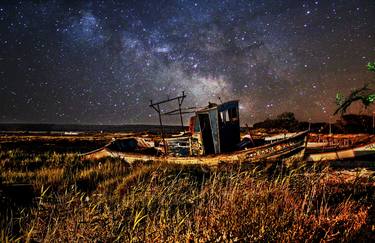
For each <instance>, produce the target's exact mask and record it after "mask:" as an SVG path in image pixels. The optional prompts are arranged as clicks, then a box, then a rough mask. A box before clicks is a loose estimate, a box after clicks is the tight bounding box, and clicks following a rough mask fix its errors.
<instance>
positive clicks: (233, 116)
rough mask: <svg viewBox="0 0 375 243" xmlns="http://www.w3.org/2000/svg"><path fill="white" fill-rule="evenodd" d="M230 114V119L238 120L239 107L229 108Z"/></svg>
mask: <svg viewBox="0 0 375 243" xmlns="http://www.w3.org/2000/svg"><path fill="white" fill-rule="evenodd" d="M228 116H229V120H230V121H238V112H237V109H236V108H235V107H234V108H230V109H228Z"/></svg>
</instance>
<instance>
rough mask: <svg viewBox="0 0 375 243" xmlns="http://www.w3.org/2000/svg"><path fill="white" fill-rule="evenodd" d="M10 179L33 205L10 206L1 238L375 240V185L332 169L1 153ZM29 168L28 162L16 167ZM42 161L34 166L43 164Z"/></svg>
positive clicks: (5, 204) (6, 178)
mask: <svg viewBox="0 0 375 243" xmlns="http://www.w3.org/2000/svg"><path fill="white" fill-rule="evenodd" d="M1 156H2V157H1V158H2V162H1V163H2V165H3V168H2V171H1V177H2V179H3V181H4V182H5V183H6V182H18V183H31V184H32V185H33V186H34V188H35V190H36V191H37V198H36V199H35V200H34V204H33V205H32V206H29V207H17V205H14V204H12V203H11V202H9V201H4V200H3V201H2V202H1V203H2V205H0V206H3V207H2V208H7V210H1V212H2V216H4V217H1V222H0V226H1V231H0V233H1V234H0V237H1V238H0V241H5V240H17V239H19V240H21V241H25V240H36V241H52V240H56V239H59V240H62V241H119V242H123V241H126V242H127V241H137V242H139V241H148V242H155V241H191V240H193V241H305V240H308V241H321V240H323V241H331V240H339V241H349V240H366V239H370V238H371V237H374V234H373V231H371V227H373V225H368V223H369V222H372V221H371V220H370V218H369V217H370V216H371V215H370V213H369V212H373V211H371V210H373V209H372V203H373V200H374V180H373V177H371V176H363V175H361V174H360V173H358V174H357V175H354V176H351V177H348V176H347V175H345V174H339V173H336V172H333V171H332V170H331V169H330V168H328V167H325V168H314V167H308V166H301V167H299V168H294V169H287V168H272V169H269V168H261V167H255V166H246V167H245V166H242V165H238V166H233V165H232V166H230V165H224V166H221V167H220V168H212V167H207V166H200V165H177V164H154V163H136V164H134V165H129V164H127V163H126V161H123V160H119V159H104V160H101V161H81V160H80V158H79V157H78V156H76V155H74V154H55V153H50V154H43V155H40V156H39V157H37V156H35V157H32V156H29V157H28V156H27V155H22V152H19V151H17V152H16V153H14V154H12V153H11V154H8V155H4V154H2V155H1ZM17 161H18V162H20V163H17ZM35 163H36V164H38V166H35V165H34V164H35Z"/></svg>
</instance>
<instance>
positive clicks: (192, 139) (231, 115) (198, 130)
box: [82, 100, 308, 165]
mask: <svg viewBox="0 0 375 243" xmlns="http://www.w3.org/2000/svg"><path fill="white" fill-rule="evenodd" d="M189 131H190V132H189V133H187V134H185V133H183V134H179V135H178V136H170V137H164V136H163V138H162V139H160V138H159V139H158V138H153V139H154V142H153V143H152V142H150V141H145V139H147V138H145V137H143V138H140V137H133V138H126V139H117V140H113V141H112V142H110V143H109V144H107V145H106V146H104V147H103V148H100V149H98V150H95V151H92V152H89V153H86V154H83V155H82V156H83V158H85V159H99V158H103V157H117V158H122V159H124V160H126V161H127V162H129V163H133V162H135V161H154V162H168V163H180V164H192V163H200V164H208V165H216V164H219V163H221V162H228V163H243V162H258V161H275V160H279V161H280V160H282V161H286V160H296V159H301V158H302V157H303V156H304V152H305V145H306V141H307V133H308V131H304V132H299V133H295V134H290V135H289V136H285V137H284V138H283V139H279V140H277V141H275V142H273V143H269V144H262V145H260V146H257V147H252V148H251V147H250V148H249V146H247V145H246V146H244V145H245V144H246V143H243V141H242V142H241V136H240V122H239V106H238V101H237V100H234V101H229V102H225V103H222V104H214V103H209V105H208V106H207V107H205V108H203V109H201V110H198V111H196V112H195V116H193V117H192V118H191V120H190V127H189ZM152 144H153V146H152Z"/></svg>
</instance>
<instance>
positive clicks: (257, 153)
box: [82, 131, 307, 165]
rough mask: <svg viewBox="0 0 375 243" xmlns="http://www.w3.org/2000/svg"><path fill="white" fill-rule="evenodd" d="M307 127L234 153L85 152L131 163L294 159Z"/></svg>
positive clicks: (105, 149)
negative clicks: (270, 142)
mask: <svg viewBox="0 0 375 243" xmlns="http://www.w3.org/2000/svg"><path fill="white" fill-rule="evenodd" d="M306 139H307V131H305V132H300V133H297V134H296V135H295V136H293V137H290V138H287V139H285V140H280V141H278V142H275V143H273V144H267V145H263V146H259V147H255V148H250V149H247V150H242V151H237V152H233V153H226V154H218V155H207V156H188V157H174V156H155V155H146V154H140V153H130V152H121V151H113V150H110V149H109V148H108V146H105V147H103V148H102V149H98V150H96V151H93V152H89V153H86V154H83V155H82V157H83V158H84V159H89V160H95V159H100V158H104V157H114V158H121V159H124V160H126V161H127V162H128V163H134V162H138V161H152V162H167V163H177V164H205V165H217V164H220V163H245V162H252V163H255V162H261V161H286V162H290V161H295V160H300V159H302V158H303V156H304V151H305V145H306Z"/></svg>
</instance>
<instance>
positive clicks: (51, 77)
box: [0, 0, 375, 124]
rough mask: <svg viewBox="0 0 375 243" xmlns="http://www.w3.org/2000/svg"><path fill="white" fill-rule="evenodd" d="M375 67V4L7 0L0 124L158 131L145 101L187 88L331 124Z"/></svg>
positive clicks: (0, 9) (1, 15)
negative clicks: (341, 98) (339, 104)
mask: <svg viewBox="0 0 375 243" xmlns="http://www.w3.org/2000/svg"><path fill="white" fill-rule="evenodd" d="M369 61H375V1H374V0H367V1H366V0H358V1H348V0H347V1H339V0H332V1H330V0H324V1H322V0H321V1H288V0H280V1H276V0H269V1H261V0H257V1H252V0H248V1H242V0H236V1H234V0H215V1H188V0H175V1H168V0H160V1H141V0H134V1H131V0H126V1H116V0H113V1H72V0H71V1H57V0H56V1H0V122H25V123H70V124H72V123H73V124H157V123H158V118H157V115H156V113H155V112H154V110H152V109H151V108H150V107H149V102H150V99H152V100H154V101H158V100H162V99H165V98H168V97H174V96H177V95H180V94H181V92H182V91H185V93H186V95H187V97H186V99H185V101H184V104H183V105H184V106H185V107H192V106H196V107H202V106H205V105H206V104H207V103H208V101H211V102H216V103H219V102H220V101H219V97H220V99H221V100H222V101H227V100H231V99H239V100H240V119H241V122H242V123H243V124H244V123H249V124H253V123H254V122H257V121H261V120H263V119H265V118H274V117H276V116H277V115H278V114H280V113H281V112H284V111H291V112H294V113H295V114H296V117H297V118H298V119H300V120H312V121H328V119H330V116H331V115H332V113H333V111H334V110H335V107H336V106H335V103H334V102H335V94H336V92H338V91H340V92H342V93H343V94H348V93H349V92H350V90H351V89H353V88H357V87H360V86H361V85H363V84H364V83H371V82H374V81H373V80H374V77H373V74H371V73H370V72H368V71H367V70H366V64H367V63H368V62H369ZM175 105H176V104H175V103H174V104H171V105H166V106H163V107H162V109H163V110H164V111H167V110H169V109H174V108H175ZM353 109H354V110H353ZM351 111H352V112H368V111H364V110H361V109H359V108H358V107H357V108H355V107H354V108H352V110H351ZM187 118H188V117H185V120H187ZM163 119H164V120H165V122H166V123H169V124H174V123H175V124H178V121H179V118H178V117H165V118H163Z"/></svg>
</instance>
